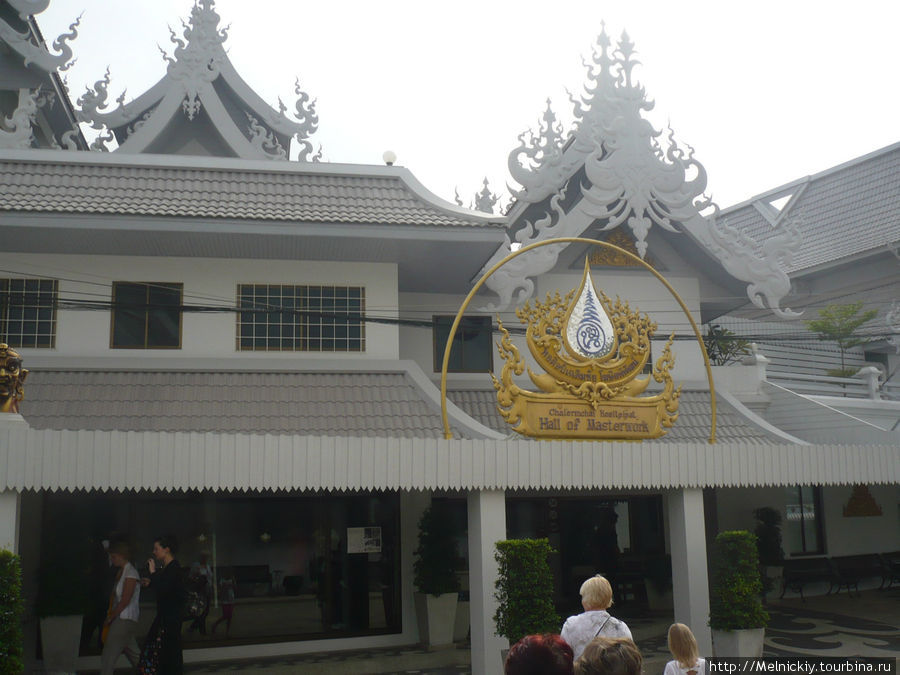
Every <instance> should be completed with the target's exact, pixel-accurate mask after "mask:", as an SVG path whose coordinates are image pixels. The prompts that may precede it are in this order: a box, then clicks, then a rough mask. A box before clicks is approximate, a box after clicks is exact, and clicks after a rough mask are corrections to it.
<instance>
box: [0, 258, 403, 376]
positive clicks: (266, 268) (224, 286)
mask: <svg viewBox="0 0 900 675" xmlns="http://www.w3.org/2000/svg"><path fill="white" fill-rule="evenodd" d="M0 262H2V264H3V265H4V267H3V269H6V270H16V272H17V274H15V275H14V276H25V277H29V276H44V277H51V278H58V279H59V280H60V281H59V296H60V298H78V299H82V300H85V299H92V300H97V301H101V302H109V301H110V299H111V293H112V282H113V281H150V282H154V281H155V282H176V283H183V284H184V302H185V304H205V305H206V304H209V305H223V306H231V307H233V306H235V304H236V293H237V285H238V284H241V283H253V284H263V283H270V284H276V283H277V284H321V285H338V286H364V287H365V289H366V312H367V314H374V315H377V316H379V317H385V316H386V317H394V316H396V307H397V267H396V265H394V264H385V263H335V262H322V261H295V260H229V259H220V258H163V257H149V256H148V257H125V256H82V255H78V256H75V255H73V256H66V255H27V254H16V255H9V254H7V255H0ZM6 276H13V275H11V274H9V273H7V274H6ZM236 326H237V322H236V318H235V314H234V313H233V312H221V313H220V312H214V313H193V312H187V313H185V314H184V315H183V323H182V347H181V349H177V350H172V349H146V350H145V349H111V348H110V346H109V344H110V312H109V310H106V309H103V310H94V311H84V310H67V309H61V310H59V311H58V314H57V337H56V348H55V349H52V350H48V349H22V350H19V351H20V353H22V355H23V357H25V359H26V363H27V359H28V357H29V356H31V355H39V356H46V355H49V354H53V355H59V356H65V357H71V356H79V357H99V356H117V357H123V356H128V357H129V358H134V359H142V360H143V359H153V358H163V359H167V358H172V357H173V356H176V357H185V356H186V357H224V356H234V355H236V354H238V353H239V352H237V349H236V344H235V335H236ZM398 342H399V338H398V330H397V326H396V325H393V324H382V323H368V324H367V325H366V350H365V352H363V353H356V352H350V353H341V355H345V356H347V358H360V357H363V358H366V357H371V358H379V359H396V358H398V354H399V350H398ZM298 354H299V353H298V352H240V355H241V358H251V359H252V358H259V357H266V358H273V357H275V358H284V359H286V360H287V359H290V360H296V359H297V358H298ZM302 357H303V358H304V359H328V358H334V357H335V354H334V353H333V352H321V353H314V352H302Z"/></svg>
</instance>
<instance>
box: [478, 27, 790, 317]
mask: <svg viewBox="0 0 900 675" xmlns="http://www.w3.org/2000/svg"><path fill="white" fill-rule="evenodd" d="M634 57H635V49H634V43H633V42H632V41H631V39H630V38H629V37H628V34H627V33H625V32H623V33H622V37H621V38H620V40H619V41H618V43H617V45H616V47H615V49H613V47H612V42H611V40H610V39H609V36H608V35H607V33H606V28H605V26H604V27H603V30H602V31H601V33H600V35H599V37H598V38H597V42H596V45H595V47H594V49H593V55H592V58H591V60H590V62H585V66H586V68H587V83H586V84H585V86H584V92H583V94H582V95H581V97H580V98H578V99H575V98H574V97H572V96H571V95H570V100H571V101H572V104H573V114H574V118H575V125H574V129H573V131H572V133H571V134H570V136H569V138H567V139H563V137H562V129H561V128H560V127H559V126H558V125H557V124H556V123H555V119H556V118H555V116H553V114H552V111H551V110H550V109H549V106H548V110H547V112H546V113H545V114H544V122H545V124H544V126H543V127H542V128H541V133H540V135H539V137H537V138H535V137H534V135H533V134H531V136H530V137H529V138H528V139H527V140H526V134H527V133H529V132H526V134H523V135H522V136H520V138H519V146H518V147H517V148H516V149H514V150H513V151H512V153H511V154H510V157H509V167H510V173H511V175H512V177H513V178H514V179H516V180H517V181H518V182H519V183H520V184H521V185H522V186H523V188H524V189H523V190H521V191H520V192H518V193H516V192H514V191H513V192H514V194H515V196H516V199H517V200H518V201H519V202H524V203H526V204H539V203H541V202H544V201H545V200H546V199H547V198H548V197H549V196H550V195H557V196H558V195H560V194H561V193H562V192H564V191H571V190H580V192H581V194H580V195H578V194H571V193H570V194H568V199H567V203H568V204H569V205H568V206H567V207H566V210H565V212H563V210H562V209H561V208H559V206H558V200H557V204H554V203H553V202H552V200H551V204H550V208H549V209H548V210H547V211H546V214H547V215H546V217H545V218H544V219H541V220H539V221H537V222H535V223H534V226H532V225H531V223H525V224H524V226H523V227H522V228H521V229H520V230H518V232H517V235H516V239H518V240H519V241H520V242H521V243H522V245H527V244H532V243H535V242H538V241H541V240H545V239H548V238H551V237H576V236H581V235H583V234H585V230H586V228H587V227H588V226H589V225H590V226H594V227H599V230H600V231H608V230H611V229H613V228H616V227H618V226H620V225H624V226H627V227H628V228H630V230H631V234H632V235H633V237H634V239H635V246H636V248H637V251H638V253H639V254H640V255H641V256H642V257H643V256H644V255H646V253H647V247H648V244H647V237H648V235H649V232H650V230H651V228H652V227H653V225H657V226H658V227H661V228H663V229H664V230H668V231H669V232H673V233H678V232H680V231H681V230H682V229H683V230H687V231H688V232H690V233H691V235H692V236H693V237H694V238H695V239H697V240H699V241H700V243H701V245H703V246H704V247H705V248H706V249H707V250H708V251H709V252H710V253H711V254H712V255H714V256H715V257H716V258H718V260H719V261H720V262H721V263H722V265H723V267H725V269H726V270H727V271H728V272H729V273H730V274H732V275H733V276H734V277H736V278H738V279H740V280H742V281H746V282H748V284H749V286H748V288H747V295H748V297H749V298H750V299H751V300H752V301H753V303H754V304H756V305H757V306H759V307H766V306H768V307H769V308H771V309H772V311H774V312H775V313H776V314H779V315H781V316H787V317H790V316H796V314H795V313H793V312H791V311H790V310H784V309H782V308H781V307H780V303H781V300H782V299H783V298H784V297H785V296H786V295H787V293H788V292H789V291H790V279H789V278H788V276H787V274H786V273H785V272H784V265H783V261H784V260H785V259H787V258H788V257H789V256H790V255H791V252H792V251H793V250H794V249H795V248H796V247H797V246H798V245H799V242H800V238H799V232H798V230H797V228H796V226H795V225H794V224H792V223H789V222H784V223H782V229H781V232H780V233H779V235H777V236H776V237H772V238H770V239H769V240H768V241H767V242H766V243H765V244H763V245H762V246H759V245H757V244H756V243H755V242H753V241H751V240H749V239H747V238H746V237H742V236H740V235H738V233H737V232H735V231H734V229H733V228H730V227H728V226H727V225H724V224H719V223H717V220H716V215H717V212H718V209H717V207H716V206H715V204H713V202H712V200H711V199H710V198H708V197H707V196H706V195H705V194H704V191H705V190H706V182H707V176H706V170H705V168H704V167H703V165H702V164H700V162H698V161H697V160H695V159H694V151H693V149H692V148H691V147H690V146H686V148H685V149H682V148H681V147H679V145H678V143H676V141H675V138H674V133H673V132H672V131H671V129H670V130H669V133H668V135H667V139H666V144H665V147H663V146H662V145H661V144H660V141H659V139H660V136H661V135H662V134H661V132H660V131H657V130H656V129H654V128H653V126H652V125H651V124H650V122H649V121H647V120H646V119H645V118H644V116H643V115H644V113H645V112H646V111H649V110H652V109H653V106H654V104H653V102H652V101H650V100H648V99H647V96H646V92H645V90H644V88H643V87H642V86H641V85H640V84H639V83H638V82H637V81H636V79H635V78H634V72H633V71H634V68H635V66H637V65H638V63H639V62H638V61H637V60H636V59H635V58H634ZM522 157H524V158H525V159H526V160H527V161H528V163H527V164H525V165H523V164H522V162H521V161H520V158H522ZM581 167H584V176H585V178H586V179H587V181H586V183H587V185H586V186H584V185H582V184H581V181H579V184H578V185H572V186H570V185H569V180H570V179H571V178H572V176H573V175H574V174H575V173H576V172H577V171H579V169H580V168H581ZM511 191H512V190H511ZM707 209H712V211H713V215H712V216H709V217H705V216H704V215H703V214H702V213H701V212H703V211H706V210H707ZM594 223H597V225H593V224H594ZM513 225H516V223H515V221H514V222H513ZM558 250H561V249H558V247H556V246H548V247H542V248H540V249H535V250H534V251H532V252H531V253H529V254H528V255H527V256H521V257H520V258H519V259H517V260H520V259H526V258H527V264H525V263H523V270H521V271H520V272H519V273H515V272H513V271H510V272H509V273H507V274H504V275H495V277H494V278H492V279H490V280H488V282H487V284H488V286H489V287H491V288H492V289H493V290H494V291H495V292H496V293H497V294H498V295H499V296H500V298H501V303H506V302H508V301H509V300H510V299H511V298H512V297H513V295H514V294H516V295H517V297H521V296H522V295H523V294H525V293H527V295H524V297H528V296H529V295H530V293H531V291H530V289H531V288H532V287H533V284H532V283H531V282H530V280H528V279H526V278H525V276H524V275H525V274H528V276H533V275H536V274H537V272H536V271H533V270H534V269H536V268H540V269H552V267H553V265H554V264H555V263H556V257H557V255H558ZM506 252H507V251H504V250H503V249H502V248H501V249H500V250H498V251H497V253H496V254H495V255H494V257H493V258H492V259H491V260H490V261H489V262H488V263H487V264H486V266H485V269H487V268H489V267H490V266H491V265H492V264H494V263H495V262H496V261H497V260H499V259H501V258H502V257H503V256H504V255H505V253H506ZM555 252H556V253H555ZM506 306H507V305H506V304H501V305H499V306H492V309H504V308H505V307H506Z"/></svg>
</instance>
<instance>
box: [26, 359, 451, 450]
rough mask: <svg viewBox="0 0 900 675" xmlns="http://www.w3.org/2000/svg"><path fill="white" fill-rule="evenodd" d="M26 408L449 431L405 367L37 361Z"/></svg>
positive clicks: (93, 420)
mask: <svg viewBox="0 0 900 675" xmlns="http://www.w3.org/2000/svg"><path fill="white" fill-rule="evenodd" d="M21 411H22V414H23V415H24V417H25V419H26V420H27V421H28V423H29V424H30V425H31V427H32V428H34V429H69V430H80V429H88V430H100V431H112V430H119V431H171V432H175V431H192V432H235V433H260V434H290V435H297V434H299V435H316V436H381V437H398V438H411V437H418V438H443V425H442V423H441V416H440V412H439V411H438V410H436V409H435V407H434V406H433V405H432V404H430V403H429V402H428V401H427V400H425V398H424V397H423V395H422V392H421V390H420V389H419V388H418V386H417V385H416V384H415V383H414V382H413V381H412V379H411V378H410V377H409V376H408V375H406V374H404V373H369V372H361V373H353V374H345V373H297V372H292V373H278V372H267V373H235V372H177V371H176V372H166V373H161V372H153V371H73V370H49V369H48V370H44V369H33V370H32V372H31V373H30V374H29V377H28V385H27V389H26V399H25V401H23V402H22V405H21ZM454 431H455V432H457V433H458V434H459V429H454ZM461 435H465V434H461Z"/></svg>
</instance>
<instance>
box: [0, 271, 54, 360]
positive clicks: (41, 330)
mask: <svg viewBox="0 0 900 675" xmlns="http://www.w3.org/2000/svg"><path fill="white" fill-rule="evenodd" d="M58 294H59V282H58V281H57V280H56V279H0V342H5V343H6V344H8V345H9V346H10V347H31V348H38V349H41V348H43V349H52V348H54V347H55V346H56V305H57V300H58Z"/></svg>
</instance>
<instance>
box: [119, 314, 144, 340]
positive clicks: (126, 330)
mask: <svg viewBox="0 0 900 675" xmlns="http://www.w3.org/2000/svg"><path fill="white" fill-rule="evenodd" d="M113 346H114V347H143V346H144V313H143V312H140V311H135V310H129V309H119V310H116V311H115V312H114V314H113Z"/></svg>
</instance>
